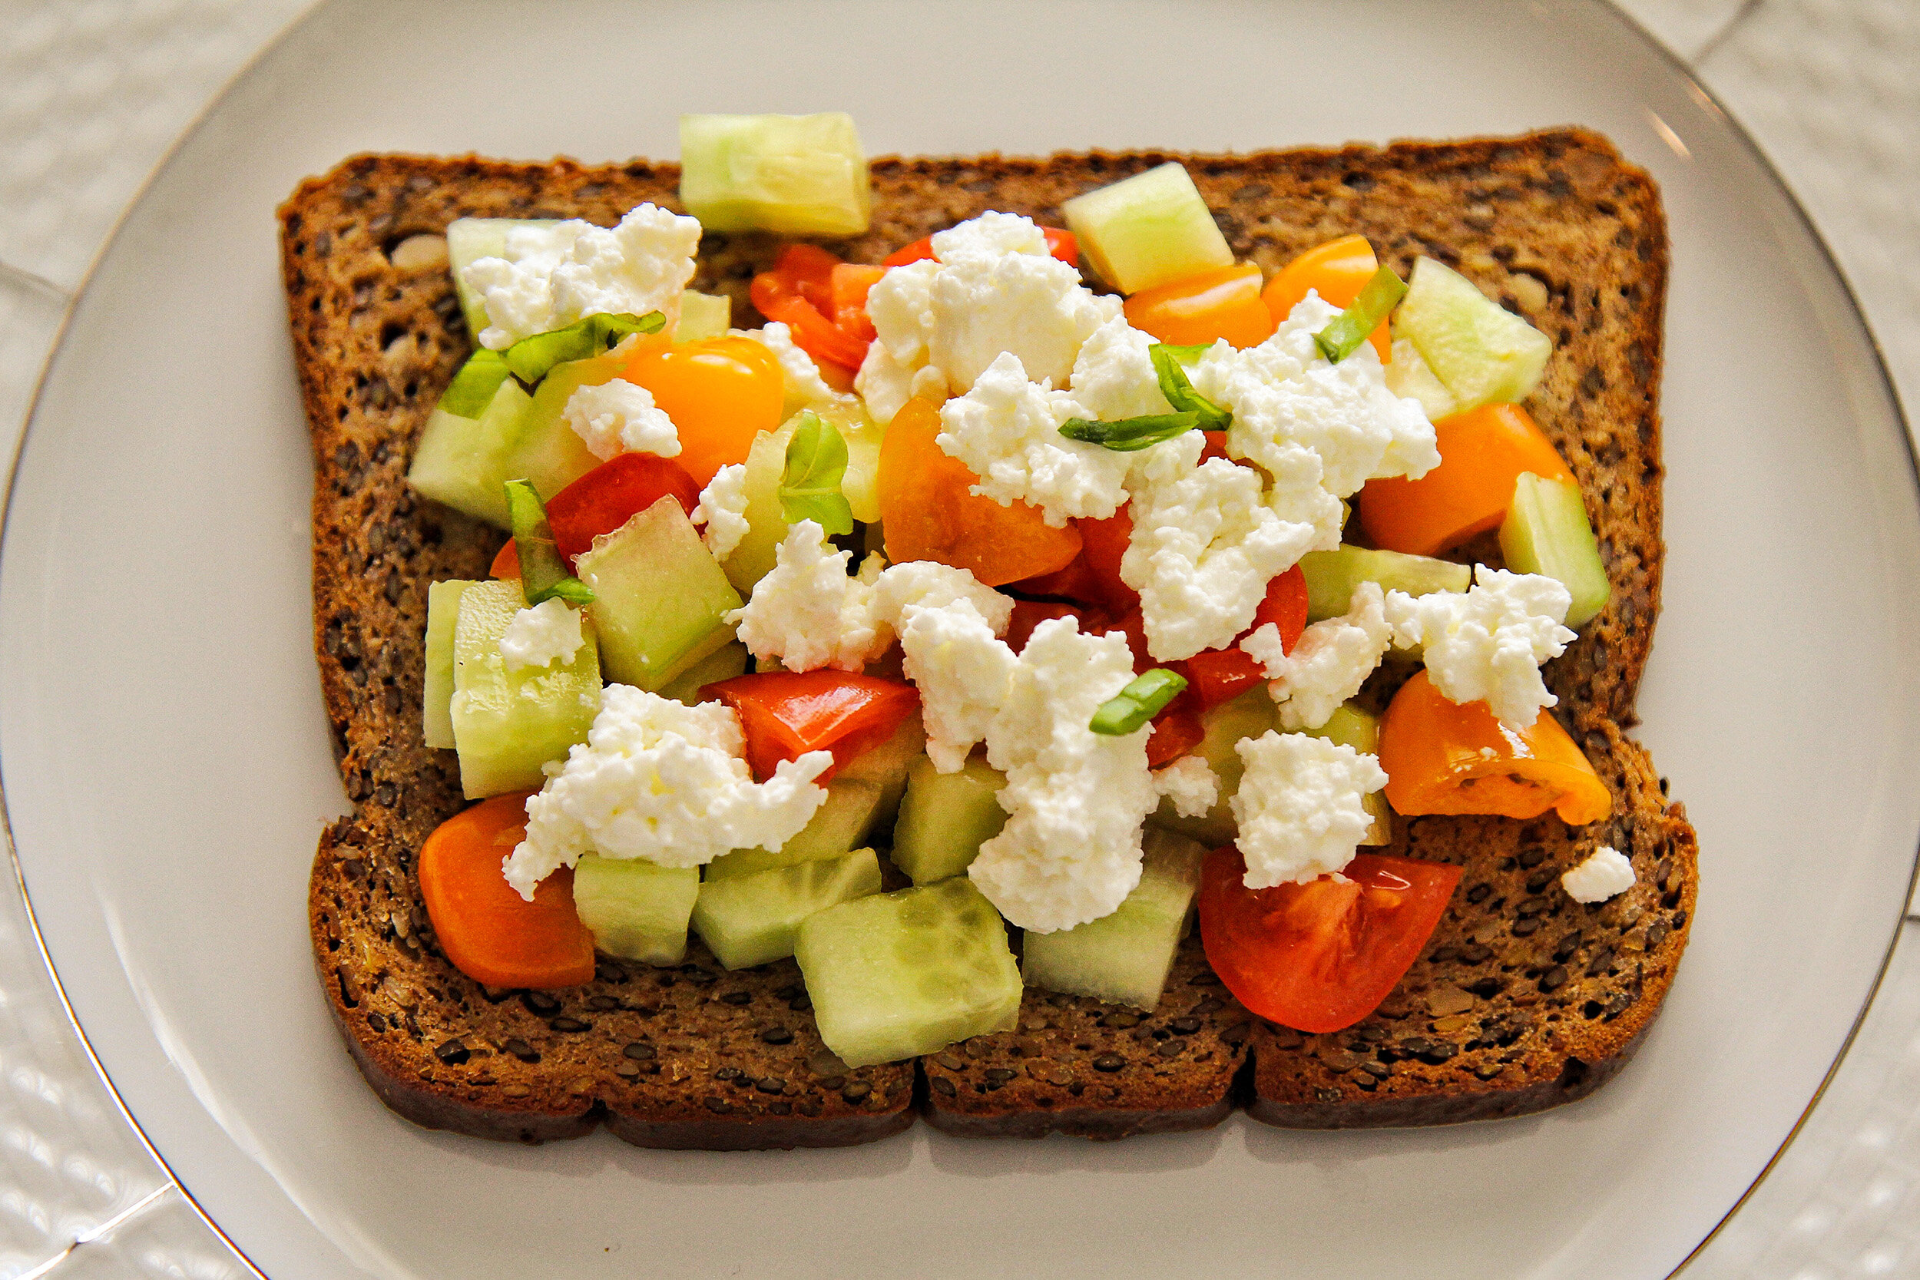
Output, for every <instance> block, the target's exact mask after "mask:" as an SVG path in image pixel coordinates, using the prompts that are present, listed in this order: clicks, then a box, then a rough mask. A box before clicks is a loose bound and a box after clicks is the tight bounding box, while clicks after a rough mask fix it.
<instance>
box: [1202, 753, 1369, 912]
mask: <svg viewBox="0 0 1920 1280" xmlns="http://www.w3.org/2000/svg"><path fill="white" fill-rule="evenodd" d="M1234 750H1235V751H1237V752H1239V753H1240V758H1241V759H1242V760H1244V761H1245V762H1246V765H1247V771H1246V773H1245V775H1244V776H1242V778H1241V779H1240V789H1239V790H1238V791H1236V792H1235V793H1234V795H1233V799H1232V800H1231V801H1229V802H1228V803H1229V804H1230V805H1231V807H1232V809H1233V819H1234V821H1235V822H1236V823H1238V824H1239V827H1240V838H1239V840H1238V842H1237V843H1238V845H1239V848H1240V854H1241V856H1242V857H1244V858H1245V859H1246V862H1247V876H1246V886H1247V888H1249V889H1269V888H1272V887H1273V886H1274V885H1277V884H1305V883H1306V882H1307V881H1309V880H1315V879H1318V878H1319V877H1320V876H1323V875H1329V874H1332V873H1334V872H1337V871H1339V870H1340V869H1341V868H1343V867H1345V866H1346V865H1347V864H1348V863H1349V862H1351V861H1353V855H1354V851H1355V850H1356V849H1357V848H1358V847H1359V845H1360V841H1361V839H1362V838H1363V837H1364V836H1365V835H1366V834H1367V832H1368V831H1369V830H1370V829H1371V828H1372V826H1373V818H1372V817H1371V816H1370V815H1369V814H1368V813H1367V811H1366V808H1365V807H1364V805H1363V803H1362V798H1363V797H1364V796H1366V794H1367V793H1368V792H1370V791H1378V790H1379V789H1380V788H1382V787H1384V786H1386V785H1387V775H1386V773H1385V772H1384V771H1383V770H1382V769H1381V768H1380V762H1379V760H1377V759H1375V758H1374V757H1373V756H1370V755H1362V754H1361V753H1360V752H1358V751H1355V750H1354V749H1353V748H1352V747H1349V746H1346V745H1344V744H1341V743H1336V742H1329V741H1328V740H1327V739H1325V738H1315V737H1310V736H1308V735H1307V734H1304V733H1286V734H1283V733H1279V732H1277V731H1275V730H1272V729H1269V730H1267V732H1266V733H1264V734H1262V735H1261V736H1260V737H1258V738H1249V739H1247V740H1245V741H1243V742H1241V743H1239V744H1238V745H1237V746H1235V747H1234Z"/></svg>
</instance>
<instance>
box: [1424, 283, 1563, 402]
mask: <svg viewBox="0 0 1920 1280" xmlns="http://www.w3.org/2000/svg"><path fill="white" fill-rule="evenodd" d="M1393 324H1394V336H1396V337H1406V338H1410V339H1412V340H1413V345H1414V346H1415V347H1417V348H1419V350H1420V358H1421V359H1423V360H1425V361H1426V362H1427V367H1428V368H1430V369H1432V370H1433V373H1434V376H1435V377H1437V378H1439V379H1440V381H1441V383H1442V384H1443V385H1444V386H1445V387H1446V389H1447V391H1448V392H1449V393H1451V394H1452V396H1453V398H1454V401H1455V406H1454V411H1455V412H1456V413H1465V412H1466V411H1467V410H1468V409H1477V408H1479V407H1480V406H1481V405H1483V404H1494V403H1499V402H1517V401H1520V400H1524V399H1526V398H1527V396H1528V394H1529V393H1531V392H1532V391H1533V388H1534V385H1535V384H1536V383H1538V382H1539V381H1540V375H1541V373H1542V372H1543V371H1544V370H1545V369H1546V367H1547V357H1548V356H1551V355H1552V354H1553V339H1551V338H1549V337H1547V335H1546V334H1544V333H1541V332H1540V331H1539V330H1538V329H1536V328H1534V327H1533V326H1532V325H1530V324H1528V323H1527V322H1526V321H1525V320H1522V319H1521V318H1520V317H1519V316H1516V315H1514V314H1513V313H1512V312H1510V311H1508V310H1507V309H1506V308H1505V307H1502V306H1501V305H1500V304H1499V303H1497V302H1495V301H1494V300H1493V299H1491V298H1489V297H1488V296H1487V295H1486V294H1484V293H1482V292H1480V286H1478V285H1476V284H1475V283H1474V282H1473V281H1471V280H1469V279H1467V278H1466V277H1465V276H1463V275H1461V274H1460V273H1459V272H1458V271H1455V270H1454V269H1453V268H1451V267H1449V266H1447V265H1446V264H1445V263H1442V262H1435V261H1434V260H1433V259H1432V258H1421V259H1420V260H1419V261H1417V262H1415V263H1414V264H1413V279H1412V281H1411V282H1410V283H1409V287H1408V289H1407V296H1406V298H1405V299H1404V300H1403V301H1402V302H1401V303H1400V311H1399V314H1398V315H1396V316H1395V317H1394V321H1393Z"/></svg>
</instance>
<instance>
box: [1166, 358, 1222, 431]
mask: <svg viewBox="0 0 1920 1280" xmlns="http://www.w3.org/2000/svg"><path fill="white" fill-rule="evenodd" d="M1204 351H1206V348H1205V347H1173V346H1168V345H1167V344H1166V343H1164V342H1156V343H1154V344H1153V345H1152V346H1150V347H1148V348H1147V354H1148V355H1149V356H1151V357H1152V358H1153V371H1154V373H1155V374H1157V375H1158V376H1159V379H1160V394H1161V395H1163V396H1165V397H1166V398H1167V403H1168V404H1170V405H1172V406H1173V407H1174V409H1175V410H1177V411H1180V412H1183V413H1193V414H1197V415H1199V418H1200V429H1201V430H1202V431H1225V430H1226V429H1227V428H1228V427H1230V426H1232V425H1233V415H1232V414H1231V413H1228V412H1227V411H1226V410H1225V409H1222V408H1221V407H1220V406H1219V405H1217V404H1215V403H1214V402H1213V401H1211V400H1209V399H1207V398H1206V397H1205V396H1203V395H1201V394H1200V393H1199V392H1198V391H1195V390H1194V389H1193V383H1191V382H1189V381H1187V370H1186V362H1187V361H1188V360H1196V359H1198V358H1199V355H1198V354H1197V353H1200V352H1204ZM1183 353H1184V354H1183Z"/></svg>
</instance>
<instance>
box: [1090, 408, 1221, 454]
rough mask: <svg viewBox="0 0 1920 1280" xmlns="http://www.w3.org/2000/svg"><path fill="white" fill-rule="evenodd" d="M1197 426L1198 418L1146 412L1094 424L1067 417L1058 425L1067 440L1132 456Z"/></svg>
mask: <svg viewBox="0 0 1920 1280" xmlns="http://www.w3.org/2000/svg"><path fill="white" fill-rule="evenodd" d="M1199 425H1200V415H1199V414H1197V413H1194V412H1192V411H1191V410H1189V411H1187V412H1184V413H1146V414H1141V415H1140V416H1139V417H1137V418H1121V419H1119V420H1118V421H1115V422H1095V421H1093V420H1091V419H1088V418H1068V419H1067V420H1066V421H1065V422H1063V423H1061V424H1060V434H1061V435H1063V436H1065V437H1066V438H1067V439H1069V440H1084V441H1086V442H1087V443H1088V444H1099V445H1105V446H1106V447H1107V448H1109V449H1112V450H1113V451H1114V452H1116V453H1133V452H1135V451H1137V450H1140V449H1145V448H1147V447H1148V446H1149V445H1156V444H1159V443H1160V442H1161V441H1162V440H1171V439H1173V438H1174V437H1175V436H1183V435H1185V434H1186V433H1187V432H1189V431H1192V430H1194V429H1195V428H1196V427H1198V426H1199Z"/></svg>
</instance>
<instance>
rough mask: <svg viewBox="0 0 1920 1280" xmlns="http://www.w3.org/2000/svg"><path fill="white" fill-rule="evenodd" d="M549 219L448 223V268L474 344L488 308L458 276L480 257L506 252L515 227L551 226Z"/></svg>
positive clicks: (464, 220)
mask: <svg viewBox="0 0 1920 1280" xmlns="http://www.w3.org/2000/svg"><path fill="white" fill-rule="evenodd" d="M554 221H555V219H552V218H455V219H454V220H453V221H452V222H450V223H448V224H447V267H448V269H449V270H451V271H452V272H453V291H454V293H455V294H456V295H457V296H458V297H459V299H460V311H461V313H462V314H463V315H465V316H466V318H467V329H468V330H469V331H470V332H471V333H472V334H473V336H474V338H475V340H476V341H477V340H478V339H479V337H480V331H481V330H482V329H484V328H486V327H487V324H488V321H487V308H486V304H485V303H484V302H482V301H481V298H480V294H479V293H478V292H477V291H475V290H473V289H470V288H468V287H467V282H466V281H465V280H462V279H461V278H460V277H461V275H462V273H463V272H465V270H466V268H467V265H468V264H469V263H472V262H477V261H478V260H480V259H481V258H498V257H500V256H502V255H503V254H505V253H506V251H507V233H508V232H509V231H511V230H513V229H514V228H515V227H550V226H552V225H553V224H554Z"/></svg>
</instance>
